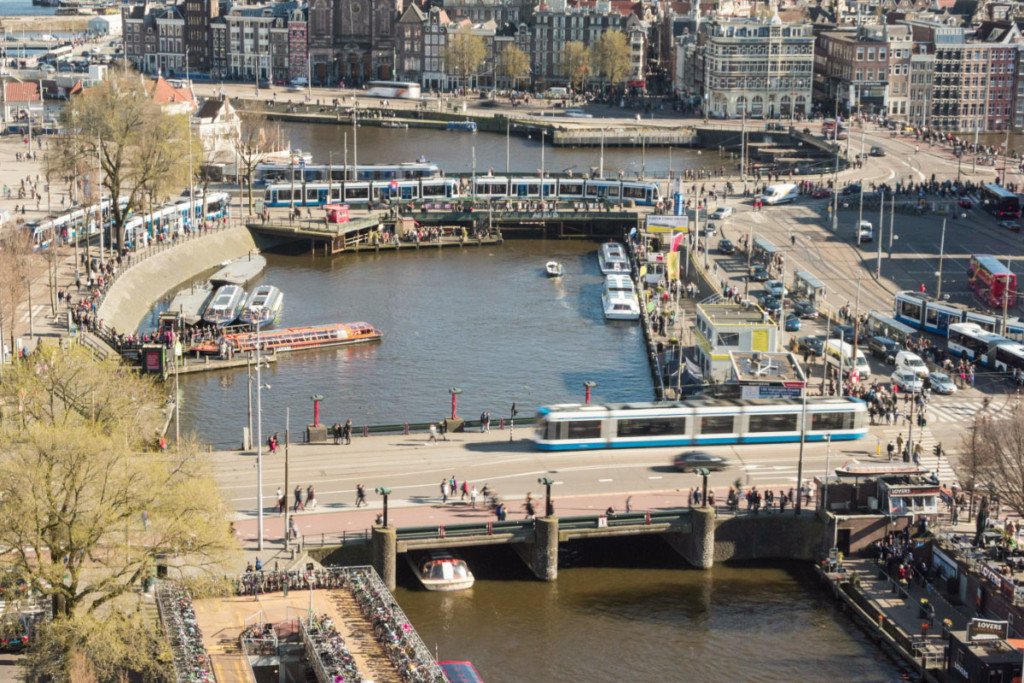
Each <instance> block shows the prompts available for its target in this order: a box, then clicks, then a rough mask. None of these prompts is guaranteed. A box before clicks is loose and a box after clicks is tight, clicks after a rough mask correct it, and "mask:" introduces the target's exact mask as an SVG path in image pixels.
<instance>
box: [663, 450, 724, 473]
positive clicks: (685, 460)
mask: <svg viewBox="0 0 1024 683" xmlns="http://www.w3.org/2000/svg"><path fill="white" fill-rule="evenodd" d="M672 465H673V466H674V467H675V468H676V471H677V472H693V471H694V470H695V469H696V468H698V467H703V468H705V469H708V470H711V471H712V472H721V471H722V470H724V469H725V468H727V467H728V466H729V461H728V460H726V459H725V458H723V457H721V456H718V455H711V454H710V453H705V452H703V451H686V452H683V453H680V454H679V455H677V456H676V457H675V458H673V459H672Z"/></svg>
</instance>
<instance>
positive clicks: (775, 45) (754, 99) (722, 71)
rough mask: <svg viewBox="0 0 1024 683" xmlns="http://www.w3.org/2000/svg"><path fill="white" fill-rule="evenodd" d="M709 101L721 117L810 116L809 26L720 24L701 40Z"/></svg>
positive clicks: (775, 20)
mask: <svg viewBox="0 0 1024 683" xmlns="http://www.w3.org/2000/svg"><path fill="white" fill-rule="evenodd" d="M699 45H700V49H699V52H700V53H701V54H702V57H703V59H702V60H699V61H698V62H697V63H696V66H697V67H698V68H701V67H702V68H703V72H704V73H703V77H700V76H698V77H697V79H696V80H698V82H699V81H703V85H704V99H705V100H706V101H707V103H708V107H709V112H710V113H711V114H712V115H714V116H722V117H744V116H749V117H753V118H761V117H777V116H781V117H791V116H795V115H807V114H809V113H810V111H811V89H812V79H813V71H814V37H813V35H812V33H811V25H810V24H784V23H783V22H782V21H781V20H780V19H779V17H778V14H775V15H773V16H772V18H771V20H769V21H767V22H762V21H758V20H756V19H720V20H712V21H708V22H704V23H702V25H701V29H700V39H699Z"/></svg>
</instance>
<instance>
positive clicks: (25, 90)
mask: <svg viewBox="0 0 1024 683" xmlns="http://www.w3.org/2000/svg"><path fill="white" fill-rule="evenodd" d="M4 101H5V102H38V101H39V84H38V83H36V82H35V81H26V82H24V83H18V82H17V81H8V82H7V83H4Z"/></svg>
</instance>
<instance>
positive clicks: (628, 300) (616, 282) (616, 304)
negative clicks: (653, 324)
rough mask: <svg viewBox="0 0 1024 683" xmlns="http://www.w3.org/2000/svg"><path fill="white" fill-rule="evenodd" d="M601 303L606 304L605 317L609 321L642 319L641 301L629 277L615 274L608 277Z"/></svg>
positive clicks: (605, 281) (605, 280)
mask: <svg viewBox="0 0 1024 683" xmlns="http://www.w3.org/2000/svg"><path fill="white" fill-rule="evenodd" d="M601 302H602V303H603V304H604V317H605V318H606V319H607V320H638V319H639V318H640V301H639V299H638V298H637V294H636V287H634V286H633V280H631V279H630V277H629V275H625V274H622V273H615V274H612V275H608V276H606V277H605V279H604V292H602V293H601Z"/></svg>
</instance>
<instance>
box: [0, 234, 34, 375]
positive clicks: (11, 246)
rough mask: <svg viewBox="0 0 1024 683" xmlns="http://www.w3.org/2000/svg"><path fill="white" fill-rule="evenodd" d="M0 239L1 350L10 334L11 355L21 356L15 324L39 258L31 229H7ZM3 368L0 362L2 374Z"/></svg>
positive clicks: (26, 296)
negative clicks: (16, 341) (16, 343)
mask: <svg viewBox="0 0 1024 683" xmlns="http://www.w3.org/2000/svg"><path fill="white" fill-rule="evenodd" d="M0 236H2V237H0V347H2V346H3V344H2V340H3V333H4V332H7V335H8V337H9V339H10V342H11V344H10V349H11V353H12V354H14V355H17V353H18V349H17V348H16V346H15V341H14V335H15V334H16V331H15V329H14V325H15V321H16V320H17V319H18V318H17V313H18V307H19V306H21V305H22V304H23V303H25V300H26V299H27V298H28V293H29V287H30V286H31V280H32V274H33V267H34V265H35V263H36V261H37V259H36V255H35V253H34V252H33V251H32V235H31V231H30V230H7V231H4V232H2V233H0ZM0 353H2V351H0ZM2 368H3V363H0V372H3V369H2Z"/></svg>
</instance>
